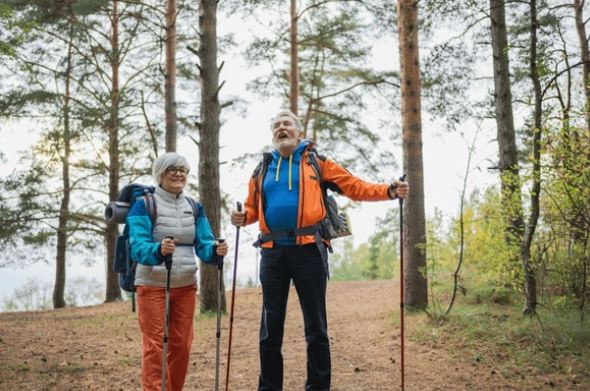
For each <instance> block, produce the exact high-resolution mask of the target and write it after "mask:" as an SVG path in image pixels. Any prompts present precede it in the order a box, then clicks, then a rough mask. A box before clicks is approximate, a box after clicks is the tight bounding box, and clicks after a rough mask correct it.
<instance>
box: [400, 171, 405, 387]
mask: <svg viewBox="0 0 590 391" xmlns="http://www.w3.org/2000/svg"><path fill="white" fill-rule="evenodd" d="M405 179H406V175H405V174H404V175H402V176H401V177H400V178H399V180H400V181H401V182H403V181H404V180H405ZM399 254H400V262H399V281H400V282H399V305H400V329H401V331H400V340H401V361H400V365H401V391H404V373H405V368H404V199H403V198H400V199H399Z"/></svg>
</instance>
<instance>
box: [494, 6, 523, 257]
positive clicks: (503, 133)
mask: <svg viewBox="0 0 590 391" xmlns="http://www.w3.org/2000/svg"><path fill="white" fill-rule="evenodd" d="M504 4H505V2H504V1H503V0H490V21H491V38H492V52H493V54H492V55H493V70H494V107H495V110H496V116H495V120H496V128H497V134H498V147H499V153H498V157H499V163H498V168H499V170H500V187H501V192H502V205H503V208H504V212H505V215H506V232H505V241H506V243H507V244H508V245H509V246H510V247H512V248H514V247H515V245H516V244H517V243H519V242H520V239H521V238H522V234H523V217H522V204H521V190H520V176H519V168H518V151H517V147H516V133H515V130H514V116H513V112H512V92H511V87H510V64H509V60H508V52H509V47H508V33H507V27H506V15H505V13H506V11H505V8H504ZM516 258H517V256H516V254H514V259H513V262H514V263H516V262H517V259H516Z"/></svg>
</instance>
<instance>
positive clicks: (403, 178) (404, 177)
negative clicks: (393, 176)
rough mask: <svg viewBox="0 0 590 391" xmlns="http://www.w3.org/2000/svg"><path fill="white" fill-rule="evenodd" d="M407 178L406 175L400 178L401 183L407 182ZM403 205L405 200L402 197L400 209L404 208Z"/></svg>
mask: <svg viewBox="0 0 590 391" xmlns="http://www.w3.org/2000/svg"><path fill="white" fill-rule="evenodd" d="M406 176H407V175H406V174H403V175H402V176H400V177H399V181H400V182H405V181H406ZM403 205H404V199H403V198H401V197H400V199H399V206H400V207H403Z"/></svg>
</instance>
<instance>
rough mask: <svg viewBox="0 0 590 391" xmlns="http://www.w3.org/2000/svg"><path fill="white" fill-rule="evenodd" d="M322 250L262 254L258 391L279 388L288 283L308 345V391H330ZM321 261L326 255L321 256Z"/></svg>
mask: <svg viewBox="0 0 590 391" xmlns="http://www.w3.org/2000/svg"><path fill="white" fill-rule="evenodd" d="M320 251H325V248H323V247H322V248H321V250H320V249H318V246H317V245H315V244H309V245H305V246H276V245H275V247H274V248H272V249H262V251H261V254H262V257H261V261H260V282H261V284H262V300H263V303H262V317H261V320H260V378H259V385H258V390H259V391H280V390H282V389H283V355H282V353H281V346H282V344H283V334H284V326H285V314H286V310H287V298H288V295H289V285H290V281H291V280H293V283H294V285H295V289H296V291H297V295H298V296H299V302H300V304H301V310H302V312H303V321H304V324H305V340H306V341H307V381H306V383H305V390H306V391H311V390H313V391H320V390H321V391H328V390H329V389H330V342H329V340H328V323H327V318H326V283H327V277H328V276H327V271H326V269H325V267H324V263H323V262H322V254H321V253H320ZM324 256H327V254H325V253H324Z"/></svg>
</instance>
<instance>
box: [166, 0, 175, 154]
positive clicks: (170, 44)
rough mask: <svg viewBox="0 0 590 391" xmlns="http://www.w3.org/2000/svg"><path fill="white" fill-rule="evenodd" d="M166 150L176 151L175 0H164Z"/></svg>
mask: <svg viewBox="0 0 590 391" xmlns="http://www.w3.org/2000/svg"><path fill="white" fill-rule="evenodd" d="M165 41H166V73H165V74H164V79H165V85H164V90H165V99H164V100H165V104H164V105H165V112H166V152H170V151H176V129H177V125H176V0H166V38H165Z"/></svg>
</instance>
